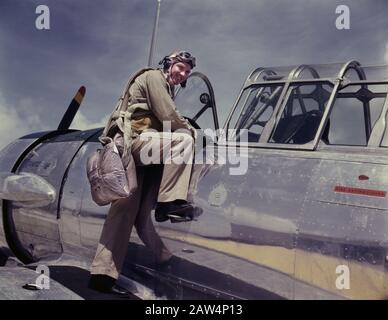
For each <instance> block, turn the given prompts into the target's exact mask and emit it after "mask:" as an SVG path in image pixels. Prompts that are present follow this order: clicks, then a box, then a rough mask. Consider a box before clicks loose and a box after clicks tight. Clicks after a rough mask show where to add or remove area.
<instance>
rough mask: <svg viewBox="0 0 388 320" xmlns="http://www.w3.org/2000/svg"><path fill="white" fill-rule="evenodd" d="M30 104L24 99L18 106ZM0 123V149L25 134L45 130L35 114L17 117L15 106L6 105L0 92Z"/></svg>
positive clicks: (29, 101)
mask: <svg viewBox="0 0 388 320" xmlns="http://www.w3.org/2000/svg"><path fill="white" fill-rule="evenodd" d="M30 103H31V100H29V99H27V98H25V99H23V100H21V101H20V104H19V105H27V104H30ZM0 123H1V126H0V149H2V148H4V147H5V146H6V145H7V144H9V143H10V142H12V141H13V140H15V139H17V138H19V137H21V136H23V135H25V134H28V133H31V132H34V131H42V130H45V129H46V128H45V127H44V126H42V124H41V120H40V117H39V116H38V115H37V114H35V115H32V114H31V115H27V116H24V117H23V116H22V115H19V113H18V112H17V111H16V108H15V106H11V105H9V104H7V103H6V101H5V99H4V98H3V96H2V94H1V92H0Z"/></svg>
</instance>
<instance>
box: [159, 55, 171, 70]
mask: <svg viewBox="0 0 388 320" xmlns="http://www.w3.org/2000/svg"><path fill="white" fill-rule="evenodd" d="M171 64H172V59H171V57H169V56H165V57H164V58H163V59H162V60H160V61H159V65H163V69H164V70H166V69H168V68H169V67H170V66H171Z"/></svg>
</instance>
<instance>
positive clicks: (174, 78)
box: [169, 62, 191, 86]
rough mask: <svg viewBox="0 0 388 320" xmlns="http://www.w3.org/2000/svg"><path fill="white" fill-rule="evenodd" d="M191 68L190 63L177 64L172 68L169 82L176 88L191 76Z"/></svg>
mask: <svg viewBox="0 0 388 320" xmlns="http://www.w3.org/2000/svg"><path fill="white" fill-rule="evenodd" d="M190 72H191V67H190V65H189V64H188V63H185V62H177V63H174V64H173V65H172V66H171V69H170V76H169V82H170V84H172V85H174V86H176V85H178V84H180V83H182V82H183V81H185V80H186V79H187V78H188V76H189V75H190Z"/></svg>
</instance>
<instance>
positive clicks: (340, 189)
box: [334, 186, 387, 198]
mask: <svg viewBox="0 0 388 320" xmlns="http://www.w3.org/2000/svg"><path fill="white" fill-rule="evenodd" d="M334 192H341V193H350V194H358V195H361V196H370V197H381V198H385V197H386V196H387V192H386V191H381V190H372V189H361V188H352V187H343V186H336V187H335V188H334Z"/></svg>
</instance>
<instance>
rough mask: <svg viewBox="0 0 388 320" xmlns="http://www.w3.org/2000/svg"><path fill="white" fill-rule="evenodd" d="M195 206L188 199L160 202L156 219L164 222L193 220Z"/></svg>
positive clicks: (156, 211) (157, 206)
mask: <svg viewBox="0 0 388 320" xmlns="http://www.w3.org/2000/svg"><path fill="white" fill-rule="evenodd" d="M193 209H194V208H193V206H192V205H191V204H189V203H188V202H186V201H183V200H176V201H170V202H158V203H157V204H156V208H155V220H156V221H157V222H164V221H167V220H168V219H170V220H171V222H183V221H191V220H193Z"/></svg>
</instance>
